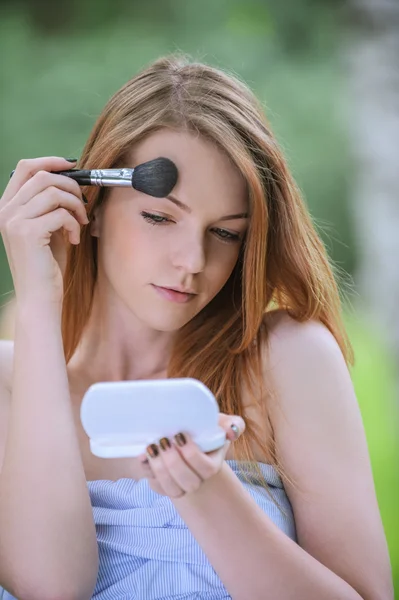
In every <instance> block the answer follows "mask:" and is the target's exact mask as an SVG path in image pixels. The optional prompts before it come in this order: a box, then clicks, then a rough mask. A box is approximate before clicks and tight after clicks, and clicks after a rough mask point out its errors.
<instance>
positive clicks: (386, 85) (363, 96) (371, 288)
mask: <svg viewBox="0 0 399 600" xmlns="http://www.w3.org/2000/svg"><path fill="white" fill-rule="evenodd" d="M349 7H350V11H349V12H348V15H349V17H350V19H349V24H350V38H349V40H350V42H349V45H348V47H347V55H348V65H349V86H350V90H351V94H352V98H351V100H352V101H351V103H350V105H351V106H352V107H353V111H352V114H351V118H350V126H351V132H352V147H353V153H354V156H355V159H356V162H357V170H356V172H355V175H354V179H353V181H354V189H353V210H354V214H355V227H356V231H357V238H358V241H359V249H360V263H359V268H358V273H357V280H358V283H359V286H360V292H361V295H362V296H363V298H364V299H365V301H366V302H367V304H368V306H369V307H371V309H372V310H373V312H374V314H375V315H376V317H377V319H379V321H380V322H382V324H383V325H384V326H385V331H386V333H387V336H388V338H389V339H390V341H391V343H392V347H393V348H394V351H395V353H396V359H397V360H399V319H398V306H399V267H398V261H399V168H398V155H399V67H398V58H399V2H398V1H397V0H349ZM398 375H399V373H398ZM398 383H399V382H398Z"/></svg>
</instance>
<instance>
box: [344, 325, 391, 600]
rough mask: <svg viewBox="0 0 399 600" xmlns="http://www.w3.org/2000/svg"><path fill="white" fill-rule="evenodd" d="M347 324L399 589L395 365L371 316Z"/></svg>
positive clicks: (357, 388) (379, 501) (375, 475)
mask: <svg viewBox="0 0 399 600" xmlns="http://www.w3.org/2000/svg"><path fill="white" fill-rule="evenodd" d="M366 323H367V326H366ZM347 325H348V329H349V334H350V336H351V339H352V342H353V345H354V349H355V354H356V363H355V367H354V368H353V371H352V379H353V382H354V385H355V390H356V394H357V397H358V400H359V405H360V409H361V413H362V417H363V423H364V426H365V430H366V436H367V442H368V446H369V451H370V458H371V464H372V468H373V475H374V481H375V486H376V491H377V499H378V503H379V507H380V511H381V516H382V520H383V524H384V528H385V533H386V536H387V540H388V546H389V551H390V556H391V563H392V569H393V577H394V583H395V588H396V590H397V591H399V512H398V506H399V469H398V465H399V439H398V426H399V410H398V404H397V402H395V400H396V399H395V383H396V379H395V372H396V371H395V364H394V361H393V359H392V357H391V356H390V354H389V352H388V351H387V349H386V346H385V345H384V343H383V340H382V339H381V338H380V336H379V335H378V332H377V331H376V330H374V329H373V326H372V324H371V323H370V319H368V318H366V317H364V316H362V317H361V316H359V315H358V316H357V317H355V316H354V315H353V314H352V315H351V317H350V318H348V322H347ZM365 526H367V524H365Z"/></svg>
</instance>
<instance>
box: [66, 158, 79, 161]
mask: <svg viewBox="0 0 399 600" xmlns="http://www.w3.org/2000/svg"><path fill="white" fill-rule="evenodd" d="M65 160H67V161H68V162H78V159H77V158H65Z"/></svg>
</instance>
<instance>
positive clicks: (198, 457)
mask: <svg viewBox="0 0 399 600" xmlns="http://www.w3.org/2000/svg"><path fill="white" fill-rule="evenodd" d="M174 441H175V443H176V444H177V450H178V452H179V454H180V455H181V456H182V458H183V460H184V461H185V462H186V464H187V465H189V468H190V469H191V470H192V471H193V472H194V473H195V474H196V475H197V477H199V478H200V479H201V480H203V481H204V480H205V479H209V477H212V476H213V475H215V474H216V473H217V471H218V470H219V468H220V464H221V462H222V460H223V459H224V456H225V453H226V451H227V446H226V444H227V443H228V444H230V442H226V444H225V445H224V446H223V447H222V448H219V450H215V451H214V452H212V453H209V454H205V452H202V450H200V448H199V447H198V446H197V444H196V443H195V442H194V441H193V440H192V439H191V437H190V436H189V435H188V434H187V433H185V432H184V433H178V434H177V435H176V436H175V440H174ZM218 457H219V460H218Z"/></svg>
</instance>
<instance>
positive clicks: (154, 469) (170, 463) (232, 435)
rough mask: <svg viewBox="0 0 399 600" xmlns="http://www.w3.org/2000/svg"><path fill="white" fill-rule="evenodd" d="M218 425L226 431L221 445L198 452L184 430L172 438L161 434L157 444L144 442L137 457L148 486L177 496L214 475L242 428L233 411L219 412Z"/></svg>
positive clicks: (196, 487)
mask: <svg viewBox="0 0 399 600" xmlns="http://www.w3.org/2000/svg"><path fill="white" fill-rule="evenodd" d="M219 425H220V427H222V428H223V429H224V430H225V431H226V438H227V439H226V443H225V444H224V446H223V447H222V448H219V450H214V451H213V452H208V453H205V452H202V451H201V450H200V449H199V447H198V446H197V444H195V443H194V442H193V440H192V439H191V438H190V436H189V435H188V434H187V433H180V434H177V435H176V436H175V439H173V440H169V439H168V438H162V440H160V442H159V445H158V444H152V445H151V446H148V448H147V454H146V455H145V454H143V455H141V456H140V457H139V458H140V459H141V462H142V465H143V477H146V478H148V480H149V486H150V488H151V489H152V490H154V492H157V493H158V494H161V495H164V496H169V497H170V498H172V499H173V498H180V497H181V496H184V495H185V494H192V493H194V492H196V491H197V490H198V489H199V488H200V486H201V484H202V483H203V482H204V481H205V480H206V479H209V478H210V477H213V476H214V475H216V473H218V472H219V471H220V469H221V468H222V465H223V462H224V460H225V457H226V454H227V451H228V449H229V447H230V444H231V442H233V441H234V440H236V439H237V438H238V437H239V436H240V435H241V434H242V433H243V432H244V430H245V422H244V420H243V419H242V418H241V417H238V416H236V415H226V414H223V413H220V415H219ZM232 425H233V426H234V428H233V429H232V427H231V426H232Z"/></svg>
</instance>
